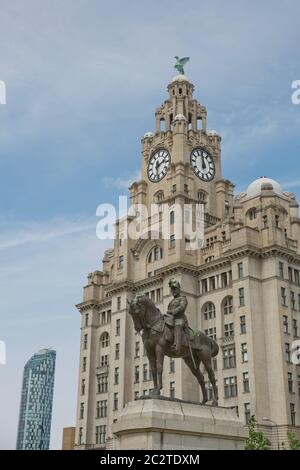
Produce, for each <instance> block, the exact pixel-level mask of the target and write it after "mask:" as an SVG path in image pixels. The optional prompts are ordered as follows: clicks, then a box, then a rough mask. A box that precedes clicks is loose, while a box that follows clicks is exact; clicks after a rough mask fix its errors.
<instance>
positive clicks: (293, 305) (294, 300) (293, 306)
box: [291, 291, 296, 310]
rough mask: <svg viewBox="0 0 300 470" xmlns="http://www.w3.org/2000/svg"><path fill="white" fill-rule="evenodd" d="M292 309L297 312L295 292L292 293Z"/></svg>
mask: <svg viewBox="0 0 300 470" xmlns="http://www.w3.org/2000/svg"><path fill="white" fill-rule="evenodd" d="M291 308H292V310H296V298H295V292H292V291H291Z"/></svg>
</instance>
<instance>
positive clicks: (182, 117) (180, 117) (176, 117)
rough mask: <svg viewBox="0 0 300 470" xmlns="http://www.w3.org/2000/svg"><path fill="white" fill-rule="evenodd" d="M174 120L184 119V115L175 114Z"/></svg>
mask: <svg viewBox="0 0 300 470" xmlns="http://www.w3.org/2000/svg"><path fill="white" fill-rule="evenodd" d="M174 121H186V117H185V116H184V115H183V114H176V116H175V117H174Z"/></svg>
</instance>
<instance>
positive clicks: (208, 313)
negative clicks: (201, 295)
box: [203, 302, 216, 320]
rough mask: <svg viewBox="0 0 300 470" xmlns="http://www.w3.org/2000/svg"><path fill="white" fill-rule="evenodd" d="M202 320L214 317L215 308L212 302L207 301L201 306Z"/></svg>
mask: <svg viewBox="0 0 300 470" xmlns="http://www.w3.org/2000/svg"><path fill="white" fill-rule="evenodd" d="M203 315H204V320H211V319H212V318H216V308H215V306H214V304H213V303H212V302H207V303H206V304H205V305H204V308H203Z"/></svg>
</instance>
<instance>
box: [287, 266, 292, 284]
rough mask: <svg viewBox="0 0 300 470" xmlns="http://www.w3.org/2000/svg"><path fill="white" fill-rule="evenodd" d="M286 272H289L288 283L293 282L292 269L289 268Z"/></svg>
mask: <svg viewBox="0 0 300 470" xmlns="http://www.w3.org/2000/svg"><path fill="white" fill-rule="evenodd" d="M288 271H289V281H290V282H293V270H292V268H290V267H289V268H288Z"/></svg>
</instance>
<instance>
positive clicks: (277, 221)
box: [275, 215, 279, 228]
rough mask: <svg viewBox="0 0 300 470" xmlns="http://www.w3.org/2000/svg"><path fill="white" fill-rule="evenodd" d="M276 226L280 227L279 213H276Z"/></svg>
mask: <svg viewBox="0 0 300 470" xmlns="http://www.w3.org/2000/svg"><path fill="white" fill-rule="evenodd" d="M275 227H276V228H279V215H275Z"/></svg>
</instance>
